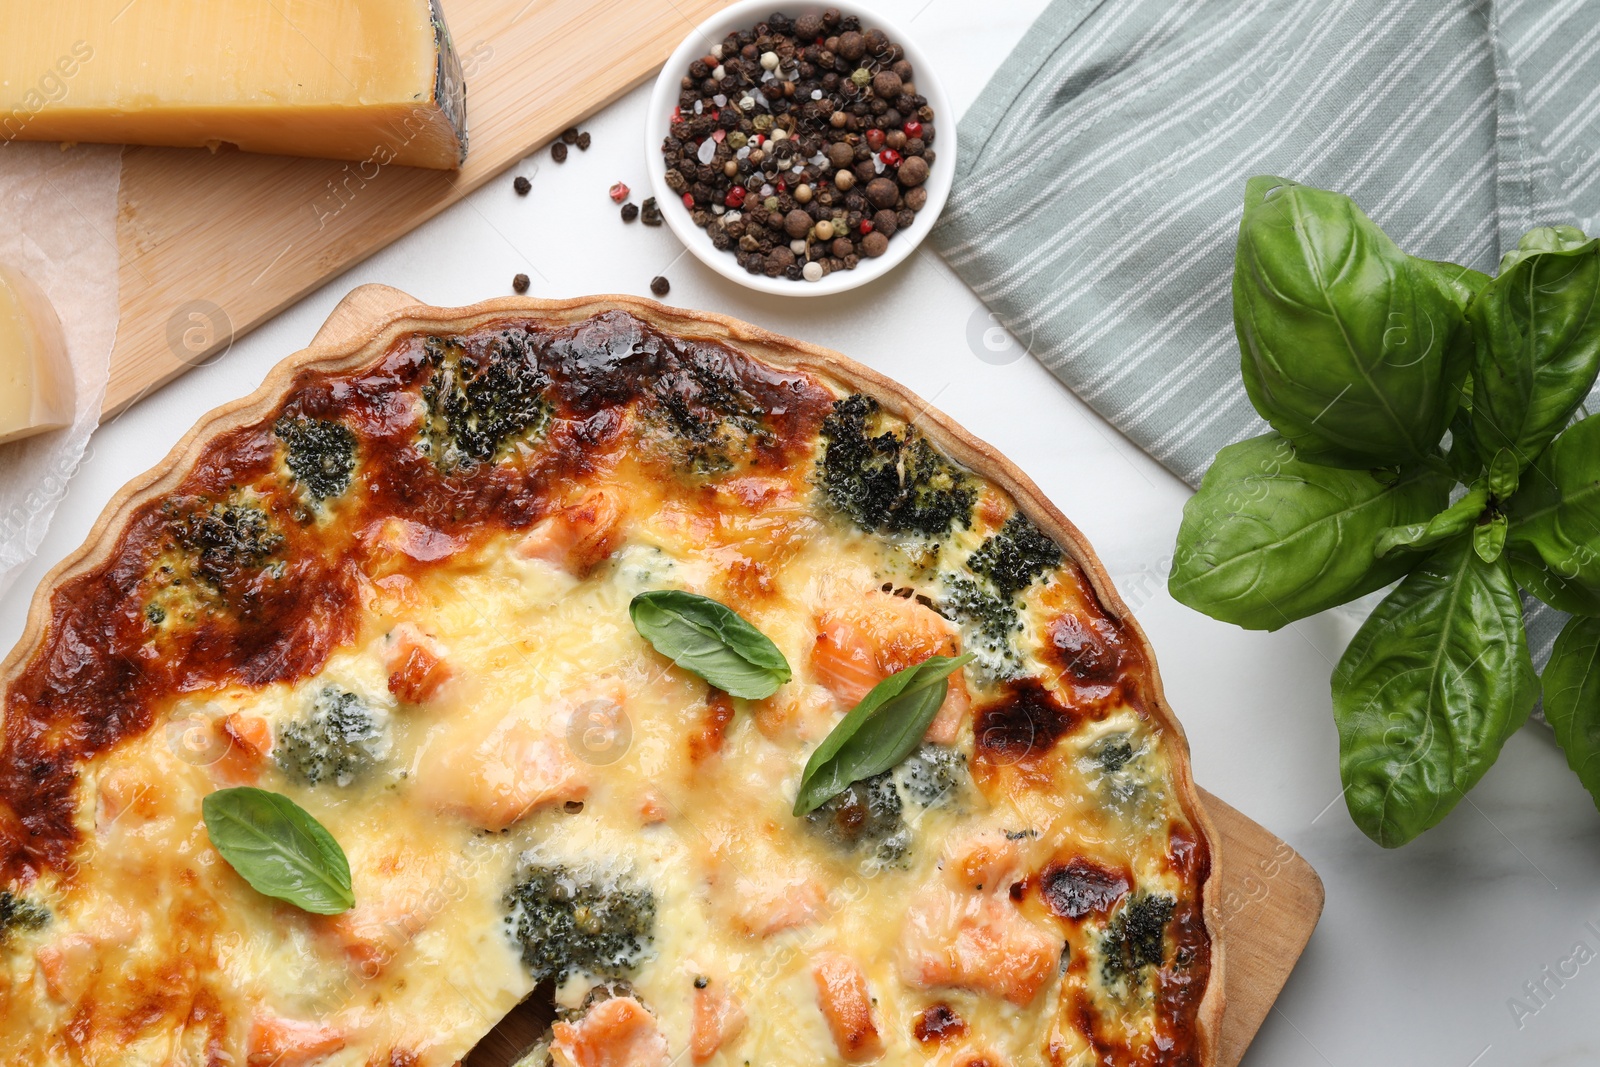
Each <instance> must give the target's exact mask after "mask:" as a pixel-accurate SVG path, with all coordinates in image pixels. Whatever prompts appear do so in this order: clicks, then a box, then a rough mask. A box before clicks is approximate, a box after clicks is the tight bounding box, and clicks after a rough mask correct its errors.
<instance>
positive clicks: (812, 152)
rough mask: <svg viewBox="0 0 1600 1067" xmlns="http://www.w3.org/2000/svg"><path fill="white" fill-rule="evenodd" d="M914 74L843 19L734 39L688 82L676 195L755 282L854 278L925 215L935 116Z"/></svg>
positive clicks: (671, 139)
mask: <svg viewBox="0 0 1600 1067" xmlns="http://www.w3.org/2000/svg"><path fill="white" fill-rule="evenodd" d="M913 74H914V71H913V70H912V68H911V64H910V63H909V62H907V60H906V58H905V52H904V50H903V49H902V48H901V47H900V46H899V45H897V44H895V43H894V42H893V41H891V40H889V38H888V37H887V36H886V35H885V34H884V33H883V32H882V31H881V30H877V29H868V30H862V28H861V22H860V20H859V19H858V18H856V17H855V16H853V15H841V14H840V13H839V11H838V10H837V9H835V8H829V9H827V10H826V11H824V12H823V13H822V14H820V15H816V14H808V15H802V16H800V17H798V18H790V17H788V16H786V15H782V14H775V15H773V16H772V17H771V18H769V19H768V20H767V21H765V22H762V23H758V24H756V25H755V26H754V27H753V28H751V29H749V30H741V31H739V32H736V33H730V34H728V36H727V37H726V38H725V39H724V40H723V41H722V43H721V44H718V45H715V46H714V47H713V48H712V49H711V51H710V52H709V53H708V54H707V55H706V56H704V57H702V58H700V59H696V60H695V61H694V62H693V63H691V64H689V70H688V73H687V75H686V76H685V77H684V78H683V81H682V89H681V91H680V93H679V95H678V106H677V108H676V109H675V110H674V112H673V116H672V125H671V128H670V132H669V134H668V136H667V138H666V140H665V141H664V142H663V144H662V153H663V155H664V156H665V159H666V166H667V184H668V186H669V187H671V189H672V190H673V192H675V193H677V194H678V195H679V196H681V197H682V198H683V203H684V206H685V207H686V208H688V209H689V211H690V213H691V215H692V217H693V219H694V223H695V225H696V226H700V227H702V228H704V229H705V230H706V232H707V233H709V234H710V236H711V242H712V244H714V245H715V246H716V247H717V248H719V249H722V250H723V251H729V252H732V253H733V255H734V256H735V257H736V258H737V260H738V262H739V265H740V266H742V267H744V269H745V270H747V271H749V272H750V273H752V274H765V275H767V276H768V277H773V278H776V277H785V278H790V279H793V280H795V281H799V280H801V279H805V280H808V281H819V280H821V279H822V278H823V277H824V276H825V275H827V274H829V273H831V272H832V271H836V270H853V269H854V268H855V267H856V266H857V265H858V264H859V263H860V261H861V259H862V258H863V257H865V258H875V257H877V256H881V255H883V254H884V253H885V252H886V251H888V248H889V241H890V239H891V238H893V237H894V235H895V233H896V232H898V231H900V230H903V229H905V228H906V227H908V226H910V225H911V224H912V223H913V222H914V221H915V219H916V213H917V212H918V211H920V210H921V209H922V208H923V207H924V206H925V205H926V204H927V202H928V192H927V186H926V184H925V183H926V182H927V180H928V175H929V170H930V168H931V166H932V164H933V162H934V152H933V149H932V147H931V146H932V144H933V140H934V126H933V119H934V113H933V109H932V108H930V107H929V106H928V101H927V99H926V98H925V97H923V96H922V95H921V94H919V93H918V92H917V91H916V85H915V83H914V82H913V80H912V78H913Z"/></svg>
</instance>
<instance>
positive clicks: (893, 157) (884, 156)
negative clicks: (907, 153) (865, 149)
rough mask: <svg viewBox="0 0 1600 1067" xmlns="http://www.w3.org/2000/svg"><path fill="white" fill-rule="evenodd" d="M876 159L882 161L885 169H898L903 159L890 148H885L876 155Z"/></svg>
mask: <svg viewBox="0 0 1600 1067" xmlns="http://www.w3.org/2000/svg"><path fill="white" fill-rule="evenodd" d="M878 158H879V159H880V160H882V161H883V165H884V166H886V167H898V166H899V165H900V164H901V162H903V160H904V158H905V157H903V156H902V155H901V154H900V153H899V152H896V151H895V150H894V149H892V148H885V149H884V150H883V151H882V152H880V153H878Z"/></svg>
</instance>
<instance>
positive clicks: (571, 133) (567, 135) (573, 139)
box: [561, 126, 578, 144]
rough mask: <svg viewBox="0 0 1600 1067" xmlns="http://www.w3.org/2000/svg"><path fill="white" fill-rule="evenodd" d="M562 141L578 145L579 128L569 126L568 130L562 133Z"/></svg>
mask: <svg viewBox="0 0 1600 1067" xmlns="http://www.w3.org/2000/svg"><path fill="white" fill-rule="evenodd" d="M561 139H562V140H563V141H565V142H566V143H567V144H577V143H578V127H576V126H568V127H567V128H566V129H564V130H562V131H561Z"/></svg>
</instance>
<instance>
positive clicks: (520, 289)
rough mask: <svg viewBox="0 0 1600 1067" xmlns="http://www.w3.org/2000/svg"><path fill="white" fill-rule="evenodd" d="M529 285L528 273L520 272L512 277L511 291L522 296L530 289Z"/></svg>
mask: <svg viewBox="0 0 1600 1067" xmlns="http://www.w3.org/2000/svg"><path fill="white" fill-rule="evenodd" d="M528 285H529V282H528V276H527V275H526V274H519V275H517V276H516V277H515V278H512V279H511V291H512V292H514V293H516V294H517V295H518V296H521V295H522V294H523V293H526V292H527V291H528Z"/></svg>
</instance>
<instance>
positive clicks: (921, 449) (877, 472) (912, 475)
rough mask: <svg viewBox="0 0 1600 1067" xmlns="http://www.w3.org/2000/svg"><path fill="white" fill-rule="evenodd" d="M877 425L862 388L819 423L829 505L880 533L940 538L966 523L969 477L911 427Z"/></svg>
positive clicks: (874, 406) (877, 414)
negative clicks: (952, 528) (895, 428)
mask: <svg viewBox="0 0 1600 1067" xmlns="http://www.w3.org/2000/svg"><path fill="white" fill-rule="evenodd" d="M883 422H884V420H883V418H882V413H881V411H880V410H879V407H878V402H877V401H876V400H873V399H872V398H871V397H867V396H862V395H861V394H860V393H857V394H854V395H852V396H848V397H846V398H845V399H843V400H840V401H837V402H835V404H834V405H833V413H832V414H830V415H829V416H828V417H827V418H826V419H824V420H823V422H822V436H823V439H824V441H825V444H824V448H823V453H822V462H821V468H822V470H821V475H822V488H823V491H824V492H825V493H826V494H827V497H828V500H829V501H830V502H831V503H832V504H833V506H834V507H836V508H838V509H839V510H840V511H842V512H844V513H845V514H846V515H848V516H850V517H851V518H852V519H854V520H855V522H856V523H857V525H859V526H861V527H862V528H863V529H866V530H873V531H877V532H881V533H919V534H923V535H925V536H928V537H941V536H943V535H945V534H947V533H949V532H950V529H951V527H952V526H960V527H961V528H963V529H964V528H966V527H967V526H968V525H970V524H971V518H972V505H973V502H974V501H975V500H976V499H977V496H978V491H977V487H976V485H975V484H974V482H973V480H972V478H971V477H970V476H968V475H967V473H966V472H965V471H963V470H962V469H961V468H960V467H958V466H956V465H955V464H954V463H952V462H951V461H950V460H948V459H946V458H945V457H944V456H943V455H941V454H940V453H939V451H938V450H937V449H935V448H934V447H933V446H932V445H931V444H929V443H928V441H927V440H926V439H925V438H924V437H922V435H921V434H919V433H917V431H916V430H915V429H913V428H912V427H910V426H906V427H905V428H903V429H901V430H899V431H898V432H897V431H896V430H894V429H893V428H883ZM880 430H882V432H879V431H880Z"/></svg>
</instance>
